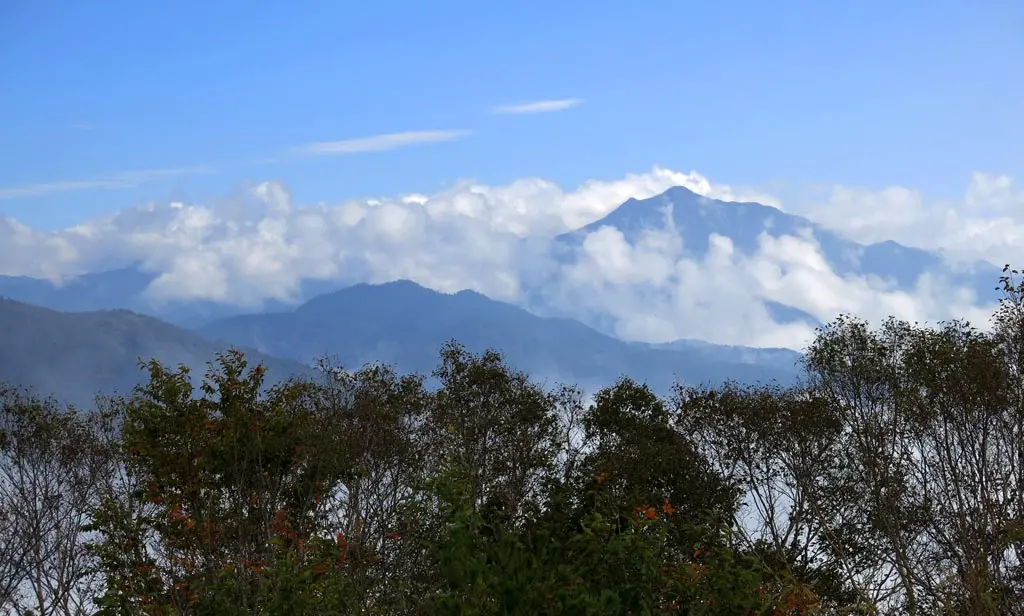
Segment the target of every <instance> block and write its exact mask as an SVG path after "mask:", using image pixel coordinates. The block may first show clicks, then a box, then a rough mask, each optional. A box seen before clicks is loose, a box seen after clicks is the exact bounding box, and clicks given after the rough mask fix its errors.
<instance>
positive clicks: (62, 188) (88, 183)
mask: <svg viewBox="0 0 1024 616" xmlns="http://www.w3.org/2000/svg"><path fill="white" fill-rule="evenodd" d="M212 171H213V169H212V168H211V167H205V166H200V167H182V168H179V169H145V170H137V171H121V172H118V173H112V174H110V175H104V176H100V177H97V178H92V179H89V180H62V181H57V182H45V183H42V184H26V185H24V186H10V187H7V188H0V199H16V198H18V197H39V196H42V195H50V194H53V193H61V192H80V191H85V190H99V189H110V188H132V187H135V186H138V185H140V184H145V183H147V182H152V181H153V180H158V179H160V178H165V177H174V176H179V175H193V174H198V173H211V172H212Z"/></svg>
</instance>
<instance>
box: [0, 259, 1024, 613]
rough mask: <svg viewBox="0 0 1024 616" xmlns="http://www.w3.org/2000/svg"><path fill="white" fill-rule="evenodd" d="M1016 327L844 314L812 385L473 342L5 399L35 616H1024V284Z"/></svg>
mask: <svg viewBox="0 0 1024 616" xmlns="http://www.w3.org/2000/svg"><path fill="white" fill-rule="evenodd" d="M1004 274H1005V275H1004V277H1003V278H1002V279H1001V286H1002V290H1003V294H1004V297H1003V300H1002V302H1001V304H1000V306H999V308H998V310H997V311H996V313H995V314H994V315H993V321H992V327H991V328H988V329H986V330H979V329H976V328H974V327H972V326H971V325H969V324H967V323H963V322H950V323H940V324H937V325H921V324H915V323H907V322H902V321H898V320H895V319H890V320H888V321H886V322H885V323H882V324H880V325H878V326H877V327H874V328H873V327H871V326H870V325H869V324H868V323H865V322H863V321H860V320H858V319H855V318H852V317H846V316H844V317H839V318H837V319H836V320H835V321H833V322H831V323H830V324H828V325H827V326H825V327H823V328H822V329H821V330H820V331H819V333H818V336H817V338H816V339H815V340H814V342H813V343H812V344H811V345H810V346H809V347H808V349H807V350H806V353H805V356H804V360H803V361H804V365H803V376H802V378H801V380H800V382H799V383H798V384H797V385H793V386H786V387H783V386H779V385H771V384H767V385H749V384H735V383H733V384H726V385H723V386H720V387H709V386H708V387H702V386H689V385H678V386H677V387H676V388H675V389H674V392H673V393H672V395H671V396H667V397H659V396H658V395H656V394H655V393H653V392H652V391H651V390H650V389H649V388H648V387H646V386H645V385H643V384H640V383H637V382H634V381H631V380H629V379H622V380H620V381H618V382H616V383H614V384H609V386H608V387H606V388H605V389H602V390H601V391H599V392H598V393H597V394H596V395H595V396H593V398H592V399H588V398H585V397H584V395H583V393H582V392H581V391H580V390H579V389H577V388H575V387H573V386H555V387H550V386H546V385H542V384H540V383H538V382H535V381H533V380H531V379H530V378H529V376H527V375H526V374H523V373H521V372H518V371H517V370H516V369H515V367H514V366H510V365H507V364H506V363H505V361H504V360H503V359H502V357H501V355H500V354H499V353H497V352H492V351H489V352H485V353H482V354H474V353H471V352H469V351H467V350H466V349H465V348H464V347H461V346H459V345H458V344H457V343H456V342H452V343H450V344H448V345H446V346H445V347H443V348H442V349H441V352H440V360H439V363H438V366H437V367H436V369H435V371H434V372H433V374H432V375H431V376H432V377H434V378H435V379H436V382H437V383H439V386H437V387H427V386H426V385H425V380H426V379H425V375H416V374H399V373H396V372H395V371H394V370H392V369H389V368H388V367H386V366H381V365H368V366H365V367H363V368H361V369H359V370H356V371H354V372H351V371H346V370H343V369H341V368H340V367H337V366H334V365H331V364H330V363H329V362H326V361H325V362H323V363H322V364H321V369H320V371H319V376H317V377H316V378H296V379H292V380H289V381H287V382H285V383H282V384H279V385H275V386H274V387H271V388H269V389H268V388H267V387H264V379H266V378H267V371H266V368H265V367H264V366H262V365H255V366H251V365H249V364H247V362H246V360H245V358H244V356H243V355H242V354H241V353H239V352H230V353H226V354H223V355H221V356H218V357H217V358H216V360H215V361H213V362H212V363H211V367H210V370H209V372H208V374H207V376H206V379H205V382H204V384H203V385H202V387H201V388H200V389H199V390H194V388H193V384H192V380H191V378H190V376H189V374H188V371H187V369H185V368H175V367H171V366H164V365H161V364H160V363H158V362H155V361H152V362H149V363H146V364H144V365H143V369H144V370H146V371H147V374H148V380H147V382H146V384H144V385H142V386H140V387H139V388H138V389H137V390H136V391H135V392H134V394H133V395H131V396H125V397H112V398H105V399H103V400H100V401H99V402H98V403H97V405H96V408H95V409H89V410H79V409H74V408H68V407H62V406H61V405H59V404H57V403H55V402H53V401H51V400H47V399H44V398H40V397H37V396H35V395H29V394H26V393H23V392H22V391H21V390H20V389H19V388H18V386H17V384H11V385H10V386H8V387H6V388H3V389H2V391H0V537H4V538H5V539H4V541H3V545H2V546H0V611H3V612H5V613H10V614H17V615H28V614H33V615H38V616H43V615H55V616H56V615H61V616H64V615H71V614H76V615H77V614H97V615H99V614H103V615H110V616H114V615H117V616H128V615H141V614H145V615H154V616H155V615H161V616H163V615H167V616H170V615H182V616H184V615H197V616H198V615H211V616H214V615H216V616H220V615H225V616H227V615H236V614H237V615H243V614H244V615H249V614H260V615H268V616H269V615H278V614H280V615H286V614H287V615H291V614H296V615H334V614H338V615H340V614H346V615H347V614H382V615H421V614H422V615H438V616H441V615H460V616H483V615H501V614H507V615H524V616H525V615H536V614H567V615H605V614H607V615H616V616H618V615H626V614H632V615H634V616H641V615H653V614H706V615H719V614H721V615H732V614H737V615H753V614H764V615H769V614H770V615H783V614H785V615H796V614H822V615H826V614H828V615H839V614H911V615H920V616H925V615H928V616H932V615H935V616H938V615H954V614H957V615H958V614H965V615H1004V614H1022V613H1024V563H1022V557H1024V282H1021V281H1019V280H1018V279H1017V278H1016V275H1017V272H1016V271H1015V270H1010V269H1009V268H1007V269H1006V270H1004Z"/></svg>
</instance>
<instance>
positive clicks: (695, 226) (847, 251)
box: [553, 186, 999, 298]
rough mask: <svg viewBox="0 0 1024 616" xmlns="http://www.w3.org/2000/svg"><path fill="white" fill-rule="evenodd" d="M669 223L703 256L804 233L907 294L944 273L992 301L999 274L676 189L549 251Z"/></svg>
mask: <svg viewBox="0 0 1024 616" xmlns="http://www.w3.org/2000/svg"><path fill="white" fill-rule="evenodd" d="M669 224H671V225H672V226H673V227H674V229H675V231H676V232H677V233H678V234H679V236H680V237H681V238H682V240H683V247H684V250H686V251H687V252H688V253H689V254H690V255H691V256H697V257H702V256H704V255H705V254H706V253H707V252H708V247H709V242H708V237H709V236H710V235H711V234H712V233H715V234H718V235H722V236H725V237H728V238H729V239H730V240H732V243H733V245H734V246H735V247H736V249H737V250H740V251H743V252H747V253H752V252H755V251H756V250H757V247H758V238H759V236H760V235H761V234H762V233H767V234H768V235H771V236H774V237H780V236H783V235H792V236H799V235H801V234H802V233H804V232H805V231H811V232H813V234H814V237H815V239H816V240H817V241H818V243H819V244H820V246H821V251H822V253H823V254H824V256H825V258H826V259H827V260H828V262H829V264H830V265H832V267H833V268H834V269H835V270H836V272H837V273H839V274H840V275H849V274H859V275H871V276H876V277H878V278H881V279H883V280H888V281H891V282H892V283H893V284H894V285H896V286H898V287H900V288H908V287H911V286H913V285H914V284H915V283H916V282H917V280H918V278H919V277H920V276H921V275H922V274H924V273H927V272H931V273H943V274H945V275H947V276H949V277H950V278H951V279H952V281H953V282H955V283H956V284H959V285H962V286H967V287H969V288H970V289H972V290H974V291H975V293H977V294H978V297H980V298H995V297H996V295H995V293H994V291H993V290H992V286H993V285H992V280H995V279H997V278H998V272H999V268H997V267H995V266H994V265H992V264H990V263H986V262H982V261H979V262H976V263H973V264H970V265H968V266H966V267H963V268H957V269H954V268H952V267H951V266H950V265H949V264H948V263H947V262H946V261H945V259H944V258H943V257H942V255H940V254H937V253H933V252H929V251H926V250H921V249H918V248H911V247H908V246H903V245H901V244H898V243H896V242H893V241H884V242H877V243H874V244H859V243H857V242H854V241H852V240H848V239H846V238H845V237H843V236H841V235H839V234H838V233H836V232H834V231H831V230H829V229H826V228H824V227H822V226H820V225H818V224H817V223H814V222H812V221H811V220H809V219H807V218H804V217H803V216H797V215H794V214H788V213H786V212H783V211H782V210H779V209H778V208H775V207H771V206H768V205H762V204H760V203H749V202H725V201H718V200H716V199H710V198H707V197H703V196H701V195H698V194H697V193H695V192H693V191H691V190H689V189H687V188H684V187H682V186H676V187H673V188H670V189H668V190H667V191H665V192H663V193H661V194H660V195H656V196H654V197H651V198H649V199H642V200H638V199H629V200H628V201H626V202H625V203H623V204H622V205H621V206H619V207H618V208H616V209H615V210H613V211H612V212H610V213H609V214H608V215H607V216H605V217H604V218H602V219H600V220H598V221H596V222H593V223H591V224H589V225H586V226H584V227H581V228H580V229H577V230H575V231H571V232H569V233H565V234H562V235H560V236H558V237H557V238H556V239H555V242H554V247H553V252H554V254H555V255H556V257H557V258H559V260H562V261H564V260H566V259H569V258H571V256H572V253H573V251H574V250H575V249H576V248H578V247H579V246H580V245H581V244H582V242H583V239H584V238H586V236H587V235H589V234H590V233H593V232H594V231H597V230H598V229H600V228H601V227H613V228H615V229H618V230H619V231H621V232H622V233H623V235H624V236H625V238H626V239H627V240H628V241H629V242H630V243H635V242H636V241H637V240H638V239H639V237H640V235H641V234H642V233H643V232H644V231H645V230H647V229H662V228H665V227H666V226H667V225H669Z"/></svg>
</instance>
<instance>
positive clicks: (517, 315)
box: [198, 281, 798, 391]
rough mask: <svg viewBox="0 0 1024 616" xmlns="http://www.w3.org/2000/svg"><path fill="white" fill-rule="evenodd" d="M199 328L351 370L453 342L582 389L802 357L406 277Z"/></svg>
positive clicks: (737, 374) (752, 377)
mask: <svg viewBox="0 0 1024 616" xmlns="http://www.w3.org/2000/svg"><path fill="white" fill-rule="evenodd" d="M198 331H199V332H200V333H202V334H204V335H205V336H207V337H209V338H211V339H212V338H219V339H222V340H224V341H226V342H229V343H231V344H237V345H244V346H251V347H254V348H257V349H259V350H261V351H263V352H265V353H269V354H272V355H276V356H279V357H288V358H291V359H294V360H298V361H303V362H308V361H310V360H311V359H314V358H316V357H320V356H324V355H333V356H335V357H336V358H337V359H338V360H339V361H340V362H341V363H342V364H343V365H344V366H346V367H349V368H354V367H358V366H360V365H362V364H364V363H366V362H371V361H383V362H386V363H390V364H393V365H395V366H396V367H397V368H398V369H399V370H402V371H415V372H421V373H429V372H430V370H432V369H433V367H434V366H435V365H436V363H437V353H438V350H439V349H440V347H441V345H442V344H443V343H444V342H445V341H447V340H449V339H452V338H454V339H456V340H458V341H459V342H461V343H462V344H464V345H466V346H467V348H469V349H470V350H472V351H476V352H479V351H482V350H484V349H485V348H494V349H497V350H499V351H501V352H503V353H504V355H505V357H506V358H507V359H508V361H509V362H510V363H511V364H512V365H513V366H514V367H516V368H519V369H522V370H524V371H526V372H528V373H530V374H531V375H532V376H534V377H536V378H547V379H551V380H555V381H567V382H571V383H575V384H578V385H580V386H582V387H585V388H593V387H599V386H603V385H608V384H611V383H612V382H613V381H614V380H615V379H617V378H618V377H619V376H621V375H629V376H632V377H634V378H637V379H640V380H646V381H648V382H650V384H651V385H652V386H654V387H656V388H658V389H659V390H662V391H665V390H667V388H668V387H670V386H671V384H672V383H673V382H675V380H676V379H677V378H681V379H683V380H685V381H686V382H690V383H697V382H719V381H721V380H723V379H726V378H733V379H737V380H742V381H747V382H753V381H757V380H762V381H767V380H771V379H778V380H780V381H790V380H791V379H792V378H793V376H794V374H795V370H794V362H793V360H795V358H796V357H798V355H797V354H795V353H793V354H792V356H791V357H789V358H785V359H780V358H779V357H773V358H772V360H771V361H753V362H751V361H745V359H746V360H749V358H742V357H740V353H738V352H734V353H733V354H732V355H730V352H728V351H723V347H716V346H715V345H708V348H698V347H693V348H687V349H686V350H685V351H677V350H673V349H656V348H650V347H645V346H643V345H634V344H629V343H625V342H622V341H620V340H616V339H614V338H610V337H608V336H604V335H602V334H600V333H598V332H596V331H594V330H593V329H590V328H589V327H586V326H585V325H582V324H581V323H578V322H575V321H570V320H563V319H545V318H541V317H537V316H535V315H532V314H530V313H528V312H526V311H524V310H521V309H519V308H516V307H514V306H512V305H509V304H505V303H501V302H497V301H494V300H491V299H488V298H486V297H484V296H483V295H480V294H479V293H475V292H472V291H462V292H459V293H456V294H453V295H447V294H442V293H437V292H435V291H431V290H429V289H425V288H423V287H420V286H419V285H416V284H414V283H412V282H409V281H399V282H393V283H388V284H383V285H366V284H360V285H356V286H354V287H350V288H347V289H343V290H341V291H338V292H335V293H331V294H328V295H323V296H320V297H317V298H315V299H313V300H311V301H309V302H307V303H305V304H303V305H302V306H300V307H299V308H298V309H296V310H295V311H293V312H281V313H273V314H262V315H244V316H236V317H230V318H227V319H222V320H219V321H216V322H214V323H211V324H210V325H208V326H205V327H202V328H200V329H199V330H198Z"/></svg>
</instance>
